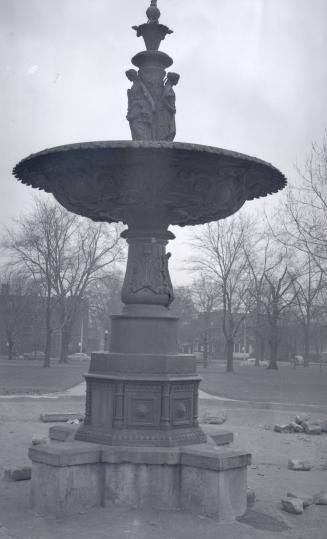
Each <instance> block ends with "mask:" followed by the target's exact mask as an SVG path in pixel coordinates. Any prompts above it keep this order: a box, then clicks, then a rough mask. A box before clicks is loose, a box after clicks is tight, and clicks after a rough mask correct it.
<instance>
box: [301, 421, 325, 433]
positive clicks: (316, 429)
mask: <svg viewBox="0 0 327 539" xmlns="http://www.w3.org/2000/svg"><path fill="white" fill-rule="evenodd" d="M304 430H305V432H306V433H307V434H321V432H322V428H321V425H314V424H312V423H309V424H306V425H305V427H304Z"/></svg>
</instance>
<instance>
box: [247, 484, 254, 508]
mask: <svg viewBox="0 0 327 539" xmlns="http://www.w3.org/2000/svg"><path fill="white" fill-rule="evenodd" d="M255 500H256V497H255V492H254V490H252V489H250V488H248V489H247V491H246V503H247V506H248V507H253V506H254V504H255Z"/></svg>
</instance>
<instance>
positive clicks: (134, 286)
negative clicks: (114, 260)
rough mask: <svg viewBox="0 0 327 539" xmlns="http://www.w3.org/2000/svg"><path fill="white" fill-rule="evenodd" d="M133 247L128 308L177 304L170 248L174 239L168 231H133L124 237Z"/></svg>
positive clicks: (127, 277) (128, 272)
mask: <svg viewBox="0 0 327 539" xmlns="http://www.w3.org/2000/svg"><path fill="white" fill-rule="evenodd" d="M122 236H123V237H124V238H126V239H127V242H128V244H129V249H128V262H127V268H126V275H125V281H124V285H123V288H122V301H123V303H125V305H131V304H134V305H135V304H137V305H140V304H141V305H161V306H163V307H169V305H170V304H171V303H172V301H173V300H174V293H173V286H172V283H171V279H170V275H169V269H168V259H169V257H170V254H169V253H166V245H167V243H168V240H169V239H173V238H174V235H173V234H172V233H170V232H168V231H160V232H158V231H151V230H150V231H145V230H134V229H133V228H132V229H130V230H128V231H126V232H124V233H123V234H122Z"/></svg>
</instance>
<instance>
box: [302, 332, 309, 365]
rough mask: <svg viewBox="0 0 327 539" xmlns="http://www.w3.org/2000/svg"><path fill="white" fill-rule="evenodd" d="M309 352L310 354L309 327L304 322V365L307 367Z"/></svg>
mask: <svg viewBox="0 0 327 539" xmlns="http://www.w3.org/2000/svg"><path fill="white" fill-rule="evenodd" d="M309 354H310V329H309V325H308V324H306V325H305V328H304V364H303V365H304V367H309V362H310V359H309Z"/></svg>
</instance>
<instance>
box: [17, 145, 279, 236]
mask: <svg viewBox="0 0 327 539" xmlns="http://www.w3.org/2000/svg"><path fill="white" fill-rule="evenodd" d="M13 173H14V175H15V176H16V178H17V179H19V180H20V181H22V182H23V183H25V184H27V185H31V186H32V187H35V188H38V189H43V190H44V191H46V192H49V193H52V194H53V195H54V197H55V198H56V199H57V201H58V202H60V204H62V205H63V206H64V207H65V208H67V209H68V210H69V211H72V212H73V213H77V214H79V215H84V216H85V217H89V218H90V219H93V220H94V221H106V222H119V221H122V222H123V223H127V224H129V223H131V222H133V221H135V220H140V219H141V220H142V219H143V221H144V223H148V224H149V226H150V223H152V224H153V223H154V222H157V223H158V224H159V223H165V224H166V225H167V224H171V225H180V226H186V225H197V224H203V223H208V222H211V221H216V220H218V219H224V218H226V217H228V216H229V215H232V214H233V213H235V212H236V211H238V210H239V209H240V208H241V207H242V206H243V204H244V203H245V202H246V201H247V200H253V199H255V198H260V197H263V196H266V195H267V194H271V193H276V192H277V191H279V190H280V189H283V188H284V187H285V185H286V179H285V177H284V176H283V174H282V173H281V172H280V171H279V170H278V169H277V168H275V167H273V166H272V165H271V164H270V163H266V162H265V161H262V160H261V159H257V158H255V157H250V156H248V155H245V154H241V153H237V152H232V151H229V150H224V149H221V148H216V147H213V146H204V145H198V144H190V143H182V142H152V141H99V142H84V143H76V144H68V145H65V146H57V147H54V148H50V149H46V150H43V151H41V152H38V153H35V154H32V155H30V156H29V157H27V158H25V159H23V160H22V161H21V162H20V163H18V164H17V165H16V167H15V168H14V171H13ZM146 226H147V225H146Z"/></svg>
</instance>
